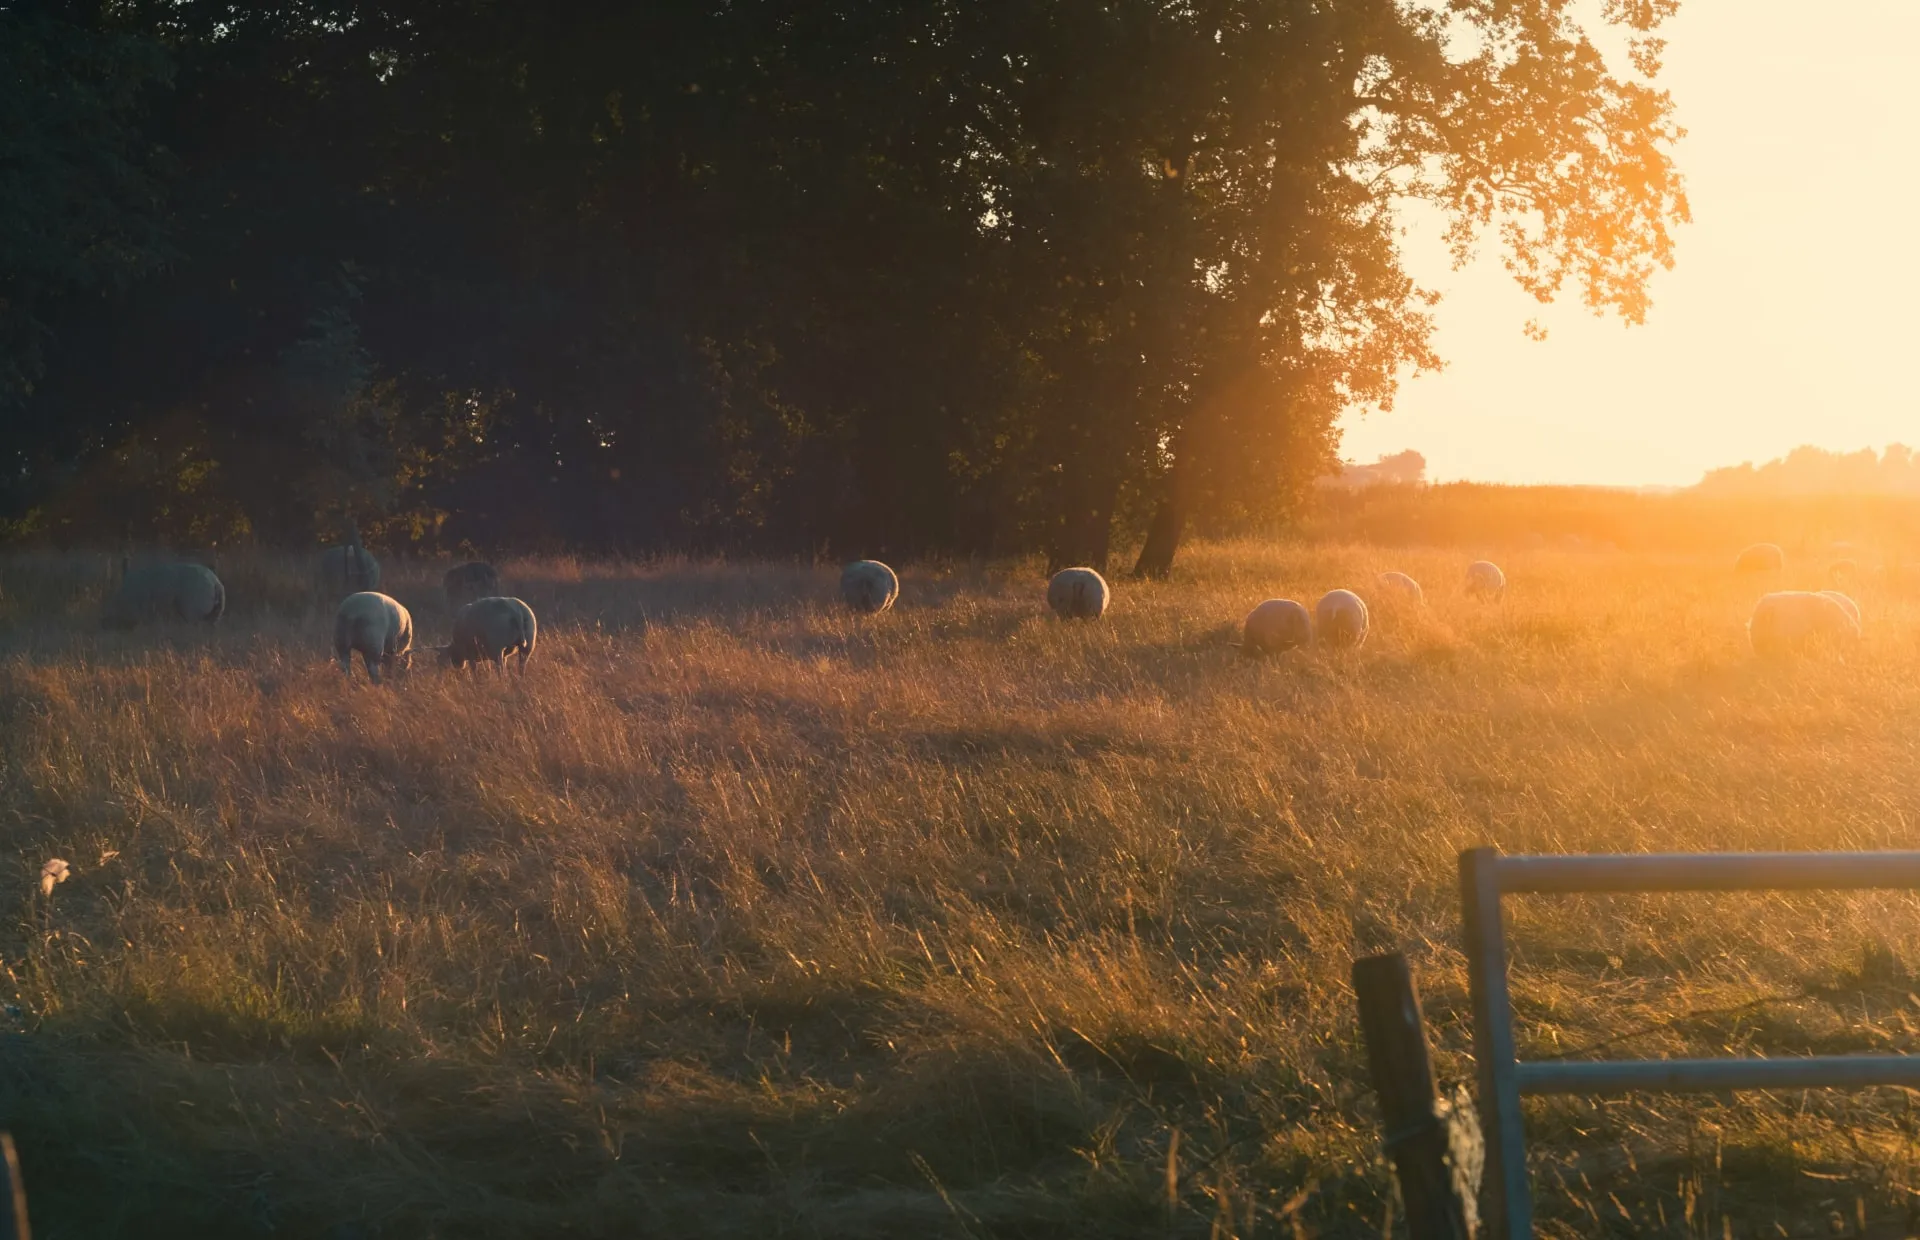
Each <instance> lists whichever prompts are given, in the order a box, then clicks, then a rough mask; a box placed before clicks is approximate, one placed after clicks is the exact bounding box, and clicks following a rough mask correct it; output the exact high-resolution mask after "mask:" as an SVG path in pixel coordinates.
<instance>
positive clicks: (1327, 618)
mask: <svg viewBox="0 0 1920 1240" xmlns="http://www.w3.org/2000/svg"><path fill="white" fill-rule="evenodd" d="M1369 620H1370V618H1369V617H1368V615H1367V605H1366V603H1365V602H1364V601H1362V599H1361V598H1360V596H1359V595H1358V594H1355V593H1354V592H1353V591H1352V590H1328V591H1327V592H1326V593H1325V594H1323V595H1321V596H1320V601H1319V602H1318V603H1316V604H1314V607H1313V631H1314V635H1315V636H1316V638H1318V640H1319V641H1320V643H1321V644H1322V645H1326V646H1332V647H1334V648H1335V649H1351V648H1355V647H1358V646H1361V645H1364V644H1365V643H1366V640H1367V628H1368V625H1369Z"/></svg>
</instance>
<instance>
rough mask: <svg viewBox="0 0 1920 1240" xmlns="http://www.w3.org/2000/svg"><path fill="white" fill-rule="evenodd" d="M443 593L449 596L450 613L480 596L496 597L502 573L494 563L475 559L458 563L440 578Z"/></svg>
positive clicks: (448, 606)
mask: <svg viewBox="0 0 1920 1240" xmlns="http://www.w3.org/2000/svg"><path fill="white" fill-rule="evenodd" d="M440 590H441V593H443V594H445V595H446V596H447V611H448V613H449V614H451V613H454V612H457V611H459V610H460V609H461V608H462V607H465V606H466V605H467V604H468V603H471V602H473V601H474V600H475V599H479V598H495V597H497V596H498V595H499V593H500V574H499V573H498V572H496V571H495V570H494V567H493V565H491V564H484V563H482V562H480V561H479V560H475V561H473V562H472V563H469V564H458V565H455V566H454V567H452V568H450V569H448V570H447V575H446V576H444V577H442V578H441V579H440Z"/></svg>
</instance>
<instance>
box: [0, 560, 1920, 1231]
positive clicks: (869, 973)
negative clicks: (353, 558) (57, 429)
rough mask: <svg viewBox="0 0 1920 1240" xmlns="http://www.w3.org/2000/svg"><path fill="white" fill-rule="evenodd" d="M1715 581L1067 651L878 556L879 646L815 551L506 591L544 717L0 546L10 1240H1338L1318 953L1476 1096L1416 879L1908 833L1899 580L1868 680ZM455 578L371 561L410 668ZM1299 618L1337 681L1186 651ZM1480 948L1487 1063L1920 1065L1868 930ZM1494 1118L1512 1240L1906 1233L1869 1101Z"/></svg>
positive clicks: (498, 686) (1863, 670)
mask: <svg viewBox="0 0 1920 1240" xmlns="http://www.w3.org/2000/svg"><path fill="white" fill-rule="evenodd" d="M1811 537H1812V536H1811V535H1809V538H1811ZM1614 541H1616V542H1617V541H1619V540H1614ZM1737 549H1738V547H1737V544H1736V545H1734V546H1715V547H1712V548H1710V549H1701V550H1690V551H1687V552H1684V553H1680V552H1658V553H1646V554H1638V553H1635V554H1629V553H1627V552H1622V551H1600V550H1580V551H1573V550H1564V549H1540V550H1524V549H1522V550H1514V551H1511V552H1508V553H1503V554H1502V555H1501V556H1500V557H1499V558H1500V559H1501V561H1502V563H1503V565H1504V567H1505V568H1506V570H1507V573H1508V577H1509V580H1510V582H1511V586H1510V589H1509V593H1508V596H1507V598H1506V600H1505V601H1504V602H1502V603H1499V604H1497V605H1485V604H1478V603H1474V602H1472V601H1470V600H1469V599H1467V598H1466V597H1464V596H1463V594H1462V591H1461V589H1460V585H1461V574H1462V570H1463V568H1464V565H1465V563H1466V562H1467V560H1469V559H1471V558H1473V556H1472V554H1470V553H1469V551H1468V550H1465V549H1462V550H1454V549H1443V548H1436V549H1422V550H1418V551H1406V552H1392V551H1386V550H1380V549H1374V548H1368V547H1364V546H1357V545H1356V546H1347V545H1337V544H1300V545H1256V544H1250V543H1248V544H1228V545H1202V546H1197V547H1195V548H1193V549H1191V551H1190V552H1188V553H1184V554H1183V559H1182V563H1181V567H1180V569H1179V571H1178V572H1177V573H1176V576H1175V579H1174V580H1173V581H1171V582H1168V583H1165V584H1158V585H1136V584H1134V583H1131V582H1127V581H1117V582H1116V600H1115V603H1114V607H1113V610H1112V612H1111V613H1110V616H1109V618H1108V620H1107V621H1106V622H1104V623H1101V624H1095V625H1064V624H1060V623H1057V622H1055V621H1054V620H1052V619H1051V617H1049V616H1047V615H1046V614H1045V613H1044V608H1043V606H1042V603H1041V594H1042V590H1043V584H1044V583H1043V582H1042V580H1041V579H1040V577H1039V575H1038V572H1037V569H1036V568H1035V567H1034V566H1033V565H1032V564H1024V565H1014V566H1006V567H1001V568H995V569H993V570H978V569H968V568H962V569H954V570H950V571H949V570H943V569H937V568H930V567H918V568H916V567H914V566H907V567H906V569H905V571H904V572H903V574H902V576H903V579H904V592H903V596H902V599H901V603H900V605H899V607H898V609H897V610H896V611H894V612H892V613H889V614H884V615H881V616H878V617H872V618H861V617H854V616H850V615H847V614H846V613H844V612H843V611H842V610H841V609H840V608H839V607H838V606H837V597H836V593H835V588H834V582H835V574H834V572H833V571H831V570H827V569H822V570H817V571H816V570H812V569H807V568H798V567H782V566H718V565H712V566H709V565H700V564H691V563H667V564H662V565H654V566H629V565H617V564H596V563H586V562H579V563H576V562H572V561H563V560H543V561H526V562H507V563H504V564H503V565H502V568H503V575H504V577H505V579H506V583H507V587H508V588H509V589H510V590H511V591H512V592H514V593H517V594H519V595H520V596H522V597H524V598H526V599H527V600H528V601H529V602H530V603H532V604H533V606H534V607H535V608H536V610H537V611H538V612H539V615H540V619H541V624H542V631H541V647H540V650H539V653H538V654H537V655H536V656H535V659H534V661H533V663H532V665H531V666H530V669H529V673H528V675H527V676H526V678H525V679H524V680H522V679H517V678H513V677H511V676H510V677H508V678H507V679H505V680H500V679H496V678H495V677H493V676H492V674H491V673H487V674H482V675H478V676H474V677H471V678H468V677H463V676H456V675H452V674H448V673H444V672H441V671H439V670H438V669H436V668H434V667H433V666H432V663H431V660H430V659H421V660H418V661H417V666H416V670H415V672H414V673H413V675H412V676H411V677H410V678H409V679H408V680H407V681H406V682H405V683H404V684H401V685H399V686H397V687H393V688H391V689H389V690H385V691H380V690H374V689H371V688H369V687H368V686H367V685H366V683H365V681H364V678H362V677H359V676H358V673H356V676H357V678H356V681H355V683H353V684H352V685H347V684H343V683H342V681H341V678H340V676H339V673H338V671H337V670H336V669H335V668H334V667H333V666H331V664H330V663H329V661H328V652H327V650H326V645H327V634H328V629H329V625H328V615H327V614H326V613H322V612H316V611H314V610H313V609H311V608H310V607H309V606H308V605H307V604H306V602H305V600H304V597H303V586H302V579H301V574H300V572H299V569H298V566H297V564H296V563H294V562H292V561H285V562H282V561H276V560H272V559H259V560H240V559H235V560H233V561H232V562H231V563H228V564H225V565H223V570H222V571H223V575H224V576H225V577H226V578H227V581H228V585H229V589H230V595H231V599H232V612H231V614H230V615H229V617H228V619H227V621H226V622H225V623H223V624H222V625H221V626H220V627H219V629H218V630H217V632H215V633H213V634H212V635H211V636H209V635H207V634H205V633H201V632H191V631H184V632H173V633H166V634H159V635H156V634H154V633H150V632H149V633H137V634H133V635H128V636H123V635H119V634H101V633H99V632H96V631H94V630H93V629H92V628H91V627H90V621H91V618H92V616H93V615H94V614H95V612H96V609H97V606H98V602H99V597H100V591H101V589H102V588H103V587H104V584H105V581H106V571H107V570H106V563H107V561H106V558H105V557H80V556H59V555H54V554H52V553H47V554H35V553H25V552H22V553H18V554H16V555H13V556H11V557H0V824H4V833H5V834H4V840H5V845H6V855H7V856H8V857H10V858H11V860H9V861H7V862H6V863H5V864H4V865H0V878H4V877H5V876H6V875H8V874H9V873H10V875H11V877H10V879H6V881H0V992H4V994H3V996H0V997H3V998H4V1002H5V1004H6V1007H5V1008H4V1012H0V1028H4V1029H5V1030H6V1032H5V1034H4V1037H0V1048H4V1053H0V1107H4V1110H0V1123H4V1124H5V1125H7V1126H9V1127H10V1128H11V1129H12V1130H13V1132H14V1133H15V1135H16V1137H17V1139H18V1140H19V1142H20V1144H21V1146H22V1150H23V1159H24V1161H25V1165H26V1173H27V1176H28V1178H29V1185H30V1188H31V1191H32V1193H33V1206H34V1210H35V1221H36V1224H37V1226H38V1227H39V1229H40V1234H41V1235H42V1236H43V1238H44V1237H62V1236H66V1237H72V1236H94V1235H107V1234H140V1235H144V1236H174V1235H177V1236H195V1237H209V1236H223V1237H224V1236H254V1235H277V1236H296V1237H305V1236H312V1237H326V1238H328V1240H348V1238H349V1237H372V1236H394V1237H418V1236H442V1237H467V1236H547V1235H558V1234H562V1233H563V1232H564V1233H568V1234H578V1235H715V1236H744V1235H752V1236H756V1237H760V1236H767V1237H771V1236H785V1235H794V1236H854V1237H861V1236H869V1237H881V1236H900V1235H910V1236H916V1237H932V1236H974V1237H980V1236H1009V1237H1010V1236H1033V1237H1040V1236H1057V1235H1073V1236H1085V1237H1095V1236H1138V1237H1149V1236H1151V1237H1162V1236H1168V1235H1174V1236H1196V1237H1197V1236H1283V1237H1284V1236H1291V1235H1296V1234H1299V1235H1315V1236H1355V1237H1358V1236H1378V1235H1381V1234H1382V1229H1383V1226H1384V1225H1385V1222H1386V1216H1387V1214H1388V1212H1389V1209H1390V1206H1389V1202H1390V1198H1391V1195H1392V1190H1391V1184H1390V1178H1389V1177H1388V1175H1387V1173H1386V1171H1385V1169H1384V1166H1383V1164H1382V1163H1381V1161H1380V1159H1379V1156H1378V1147H1379V1129H1378V1122H1377V1117H1376V1116H1375V1114H1374V1111H1373V1104H1372V1099H1371V1095H1370V1091H1369V1090H1368V1089H1367V1088H1366V1085H1365V1072H1364V1067H1363V1059H1362V1055H1361V1051H1360V1047H1359V1045H1358V1042H1357V1037H1356V1031H1355V1022H1354V1017H1353V1011H1352V996H1351V994H1350V992H1349V991H1348V988H1347V983H1346V977H1347V968H1348V965H1349V962H1350V961H1351V960H1352V958H1353V957H1354V956H1355V955H1357V954H1362V953H1366V952H1372V951H1378V950H1387V949H1394V948H1399V949H1404V950H1407V951H1408V952H1409V953H1411V955H1412V956H1413V957H1414V959H1415V963H1416V968H1417V969H1418V971H1419V978H1420V982H1421V985H1422V987H1423V990H1424V991H1425V995H1426V1001H1427V1009H1428V1015H1429V1018H1430V1021H1431V1022H1432V1025H1433V1028H1434V1033H1435V1036H1436V1038H1437V1040H1438V1042H1439V1043H1440V1049H1441V1055H1440V1058H1441V1067H1442V1071H1443V1073H1444V1074H1445V1075H1447V1076H1448V1077H1449V1078H1451V1079H1464V1078H1466V1077H1467V1076H1469V1075H1470V1073H1471V1062H1470V1060H1469V1059H1468V1058H1467V1055H1466V1048H1467V1042H1468V1037H1467V1030H1466V1026H1465V1023H1464V1022H1465V1020H1466V1005H1465V1002H1464V992H1465V980H1464V978H1465V974H1464V968H1463V965H1462V962H1461V959H1460V956H1459V953H1458V951H1457V949H1456V946H1455V942H1456V938H1457V929H1458V920H1459V910H1458V906H1457V899H1456V895H1455V890H1454V864H1455V862H1454V858H1455V853H1456V852H1457V850H1459V849H1460V848H1463V847H1466V846H1468V845H1472V844H1479V843H1489V842H1490V843H1494V844H1498V845H1500V846H1502V847H1504V848H1507V849H1509V850H1514V851H1520V850H1584V849H1607V850H1633V849H1675V850H1685V849H1714V848H1730V849H1746V848H1786V849H1799V848H1808V849H1811V848H1910V847H1920V581H1916V580H1914V579H1912V578H1910V577H1908V576H1906V575H1904V573H1903V571H1902V569H1901V567H1900V566H1901V563H1902V561H1901V559H1900V557H1899V556H1898V555H1889V554H1884V553H1881V552H1879V551H1876V552H1875V553H1874V554H1872V555H1866V554H1862V555H1861V556H1860V559H1861V563H1862V574H1861V577H1860V579H1859V581H1858V583H1857V585H1856V586H1855V587H1854V591H1853V592H1854V593H1855V595H1856V597H1858V599H1859V601H1860V603H1861V605H1862V607H1863V609H1864V611H1865V615H1866V638H1865V641H1864V643H1863V645H1862V646H1861V647H1860V648H1859V649H1858V651H1857V652H1855V653H1853V654H1852V655H1851V656H1849V657H1847V658H1845V659H1844V660H1842V659H1836V658H1821V659H1815V660H1808V661H1803V662H1798V663H1793V664H1788V665H1765V664H1760V663H1757V662H1756V661H1755V660H1754V659H1753V658H1752V657H1751V656H1750V655H1749V654H1748V652H1747V650H1746V648H1745V641H1744V635H1743V631H1742V626H1743V623H1744V621H1745V618H1746V615H1747V612H1748V609H1749V608H1750V607H1751V605H1752V602H1753V600H1754V598H1755V597H1756V596H1757V594H1758V593H1759V592H1760V591H1761V590H1762V589H1763V588H1765V587H1764V586H1763V585H1762V584H1761V583H1760V582H1758V581H1756V580H1755V579H1753V578H1738V577H1736V576H1735V575H1734V574H1733V573H1732V572H1731V571H1730V569H1729V564H1730V561H1731V556H1732V553H1733V552H1734V551H1735V550H1737ZM1795 552H1796V553H1795V556H1794V558H1793V560H1792V563H1791V565H1790V567H1789V570H1788V571H1787V573H1786V574H1785V579H1786V582H1787V584H1791V585H1804V586H1813V587H1816V588H1818V587H1824V586H1825V585H1826V584H1827V582H1826V578H1825V567H1826V560H1827V559H1830V558H1831V554H1832V553H1830V552H1829V553H1824V554H1813V553H1809V552H1806V551H1805V550H1804V549H1795ZM1474 553H1477V547H1476V548H1474ZM443 567H444V565H441V564H435V565H424V564H422V565H408V564H399V565H392V566H390V569H389V572H390V576H389V589H390V590H391V592H393V593H395V594H396V595H397V596H398V597H399V598H400V599H401V600H402V601H403V602H405V603H407V604H409V605H410V606H412V607H413V608H414V610H415V618H416V623H417V625H418V627H419V630H420V640H422V641H423V642H431V641H436V640H442V639H443V635H444V633H445V632H446V627H447V626H446V620H445V617H444V615H442V614H441V612H440V610H439V608H438V604H437V602H436V601H435V585H434V583H437V580H438V573H439V571H440V569H441V568H443ZM1387 568H1400V569H1404V570H1406V571H1408V572H1410V573H1412V574H1413V575H1414V576H1415V577H1417V578H1419V579H1420V580H1421V581H1422V582H1423V583H1424V584H1425V585H1426V587H1427V591H1428V598H1429V605H1428V606H1427V607H1426V608H1425V609H1420V610H1409V609H1405V608H1402V609H1394V608H1392V607H1391V606H1389V605H1388V602H1387V600H1385V599H1382V598H1378V597H1377V594H1378V592H1377V591H1374V590H1373V588H1372V582H1373V578H1374V574H1375V573H1376V572H1378V571H1380V570H1383V569H1387ZM1334 586H1353V587H1355V588H1357V589H1359V590H1360V591H1361V592H1362V593H1363V594H1366V595H1368V596H1369V597H1370V598H1373V599H1374V601H1375V602H1376V610H1375V617H1374V619H1375V631H1374V634H1373V637H1372V639H1371V640H1370V641H1369V643H1368V644H1367V646H1366V647H1365V648H1364V649H1363V650H1361V651H1359V652H1356V653H1353V654H1348V655H1333V654H1328V653H1315V654H1311V655H1306V656H1300V657H1287V658H1281V659H1273V660H1267V661H1257V660H1250V659H1245V658H1242V657H1241V655H1240V652H1239V651H1238V650H1236V649H1234V648H1233V647H1231V646H1230V645H1229V644H1228V643H1229V641H1230V640H1232V639H1233V638H1234V637H1235V636H1236V629H1237V623H1238V621H1239V619H1240V617H1241V616H1242V615H1243V614H1244V613H1245V612H1246V611H1247V610H1248V609H1249V608H1250V607H1251V606H1252V605H1253V604H1254V603H1257V602H1259V601H1260V600H1261V599H1264V598H1268V597H1274V596H1292V597H1296V598H1301V599H1303V600H1308V601H1311V599H1312V598H1313V597H1315V596H1316V595H1317V594H1318V593H1319V592H1320V591H1322V590H1324V589H1327V588H1331V587H1334ZM51 857H61V858H65V859H67V860H68V861H70V862H71V863H72V865H73V869H74V877H73V878H72V880H71V881H69V882H67V883H66V884H64V885H63V886H60V887H59V888H57V889H56V891H55V893H54V895H53V897H52V898H51V899H43V898H42V897H41V895H40V892H39V888H38V886H37V879H38V875H39V872H40V867H41V865H42V863H43V862H44V861H46V860H47V859H48V858H51ZM1512 916H1513V922H1514V943H1515V951H1516V961H1517V963H1516V969H1515V983H1516V1003H1517V1007H1518V1012H1519V1017H1520V1020H1521V1041H1522V1047H1523V1053H1524V1054H1528V1055H1532V1056H1540V1055H1547V1054H1553V1053H1578V1052H1580V1051H1582V1050H1583V1048H1588V1047H1592V1046H1595V1045H1597V1044H1600V1043H1606V1048H1605V1053H1608V1054H1613V1055H1668V1054H1680V1053H1696V1054H1709V1055H1710V1054H1722V1053H1727V1052H1729V1051H1738V1052H1743V1053H1761V1052H1764V1053H1768V1054H1792V1053H1799V1052H1806V1051H1813V1050H1818V1051H1824V1052H1839V1051H1848V1050H1882V1051H1884V1050H1920V977H1916V972H1917V971H1920V915H1916V910H1915V907H1914V902H1913V900H1911V899H1909V898H1906V897H1901V896H1895V895H1880V894H1831V895H1828V894H1818V893H1815V894H1805V895H1794V896H1791V897H1780V898H1775V897H1745V896H1741V897H1715V896H1687V897H1647V898H1619V897H1608V898H1592V899H1572V898H1565V899H1563V898H1548V897H1539V898H1531V899H1521V900H1516V901H1514V902H1513V905H1512ZM1529 1122H1530V1127H1531V1136H1532V1139H1533V1150H1534V1153H1535V1159H1536V1163H1535V1171H1536V1177H1537V1179H1536V1182H1537V1184H1538V1192H1539V1196H1540V1200H1541V1209H1542V1213H1543V1214H1544V1215H1545V1216H1546V1218H1547V1219H1548V1220H1549V1224H1548V1229H1547V1232H1548V1234H1550V1235H1556V1236H1591V1235H1620V1236H1628V1235H1643V1236H1644V1235H1666V1236H1699V1237H1720V1236H1723V1235H1731V1236H1740V1237H1747V1236H1761V1235H1769V1236H1771V1235H1781V1234H1786V1235H1793V1236H1802V1235H1804V1236H1814V1235H1821V1236H1825V1235H1834V1234H1855V1232H1856V1230H1857V1229H1858V1227H1859V1225H1860V1220H1862V1219H1864V1223H1865V1234H1869V1235H1874V1236H1882V1235H1885V1236H1900V1235H1907V1234H1909V1229H1910V1228H1913V1227H1914V1222H1915V1218H1914V1214H1913V1210H1914V1203H1915V1202H1920V1118H1917V1117H1916V1116H1915V1114H1914V1111H1913V1107H1912V1104H1911V1098H1910V1096H1908V1095H1906V1094H1903V1093H1901V1092H1900V1091H1896V1090H1884V1091H1877V1092H1874V1093H1870V1094H1864V1095H1857V1096H1843V1095H1833V1096H1827V1095H1821V1094H1817V1093H1814V1094H1806V1095H1801V1094H1794V1095H1759V1094H1743V1095H1739V1096H1736V1097H1727V1098H1713V1097H1702V1098H1636V1099H1631V1100H1624V1101H1611V1102H1604V1103H1599V1102H1596V1103H1591V1104H1590V1103H1586V1102H1580V1101H1568V1102H1561V1103H1556V1104H1552V1105H1534V1104H1530V1106H1529Z"/></svg>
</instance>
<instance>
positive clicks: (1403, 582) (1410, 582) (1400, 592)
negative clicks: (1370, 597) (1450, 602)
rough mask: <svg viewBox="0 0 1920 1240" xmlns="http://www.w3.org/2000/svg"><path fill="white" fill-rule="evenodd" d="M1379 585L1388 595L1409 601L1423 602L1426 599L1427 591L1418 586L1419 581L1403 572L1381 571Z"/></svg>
mask: <svg viewBox="0 0 1920 1240" xmlns="http://www.w3.org/2000/svg"><path fill="white" fill-rule="evenodd" d="M1380 585H1381V586H1382V587H1383V588H1384V589H1385V590H1386V591H1387V592H1388V594H1389V596H1398V597H1399V598H1401V599H1404V600H1405V601H1407V602H1409V603H1424V602H1426V601H1427V593H1426V591H1425V590H1422V589H1421V588H1420V583H1419V582H1417V581H1415V580H1414V579H1413V578H1411V577H1409V576H1407V574H1405V573H1402V572H1386V573H1381V574H1380Z"/></svg>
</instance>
